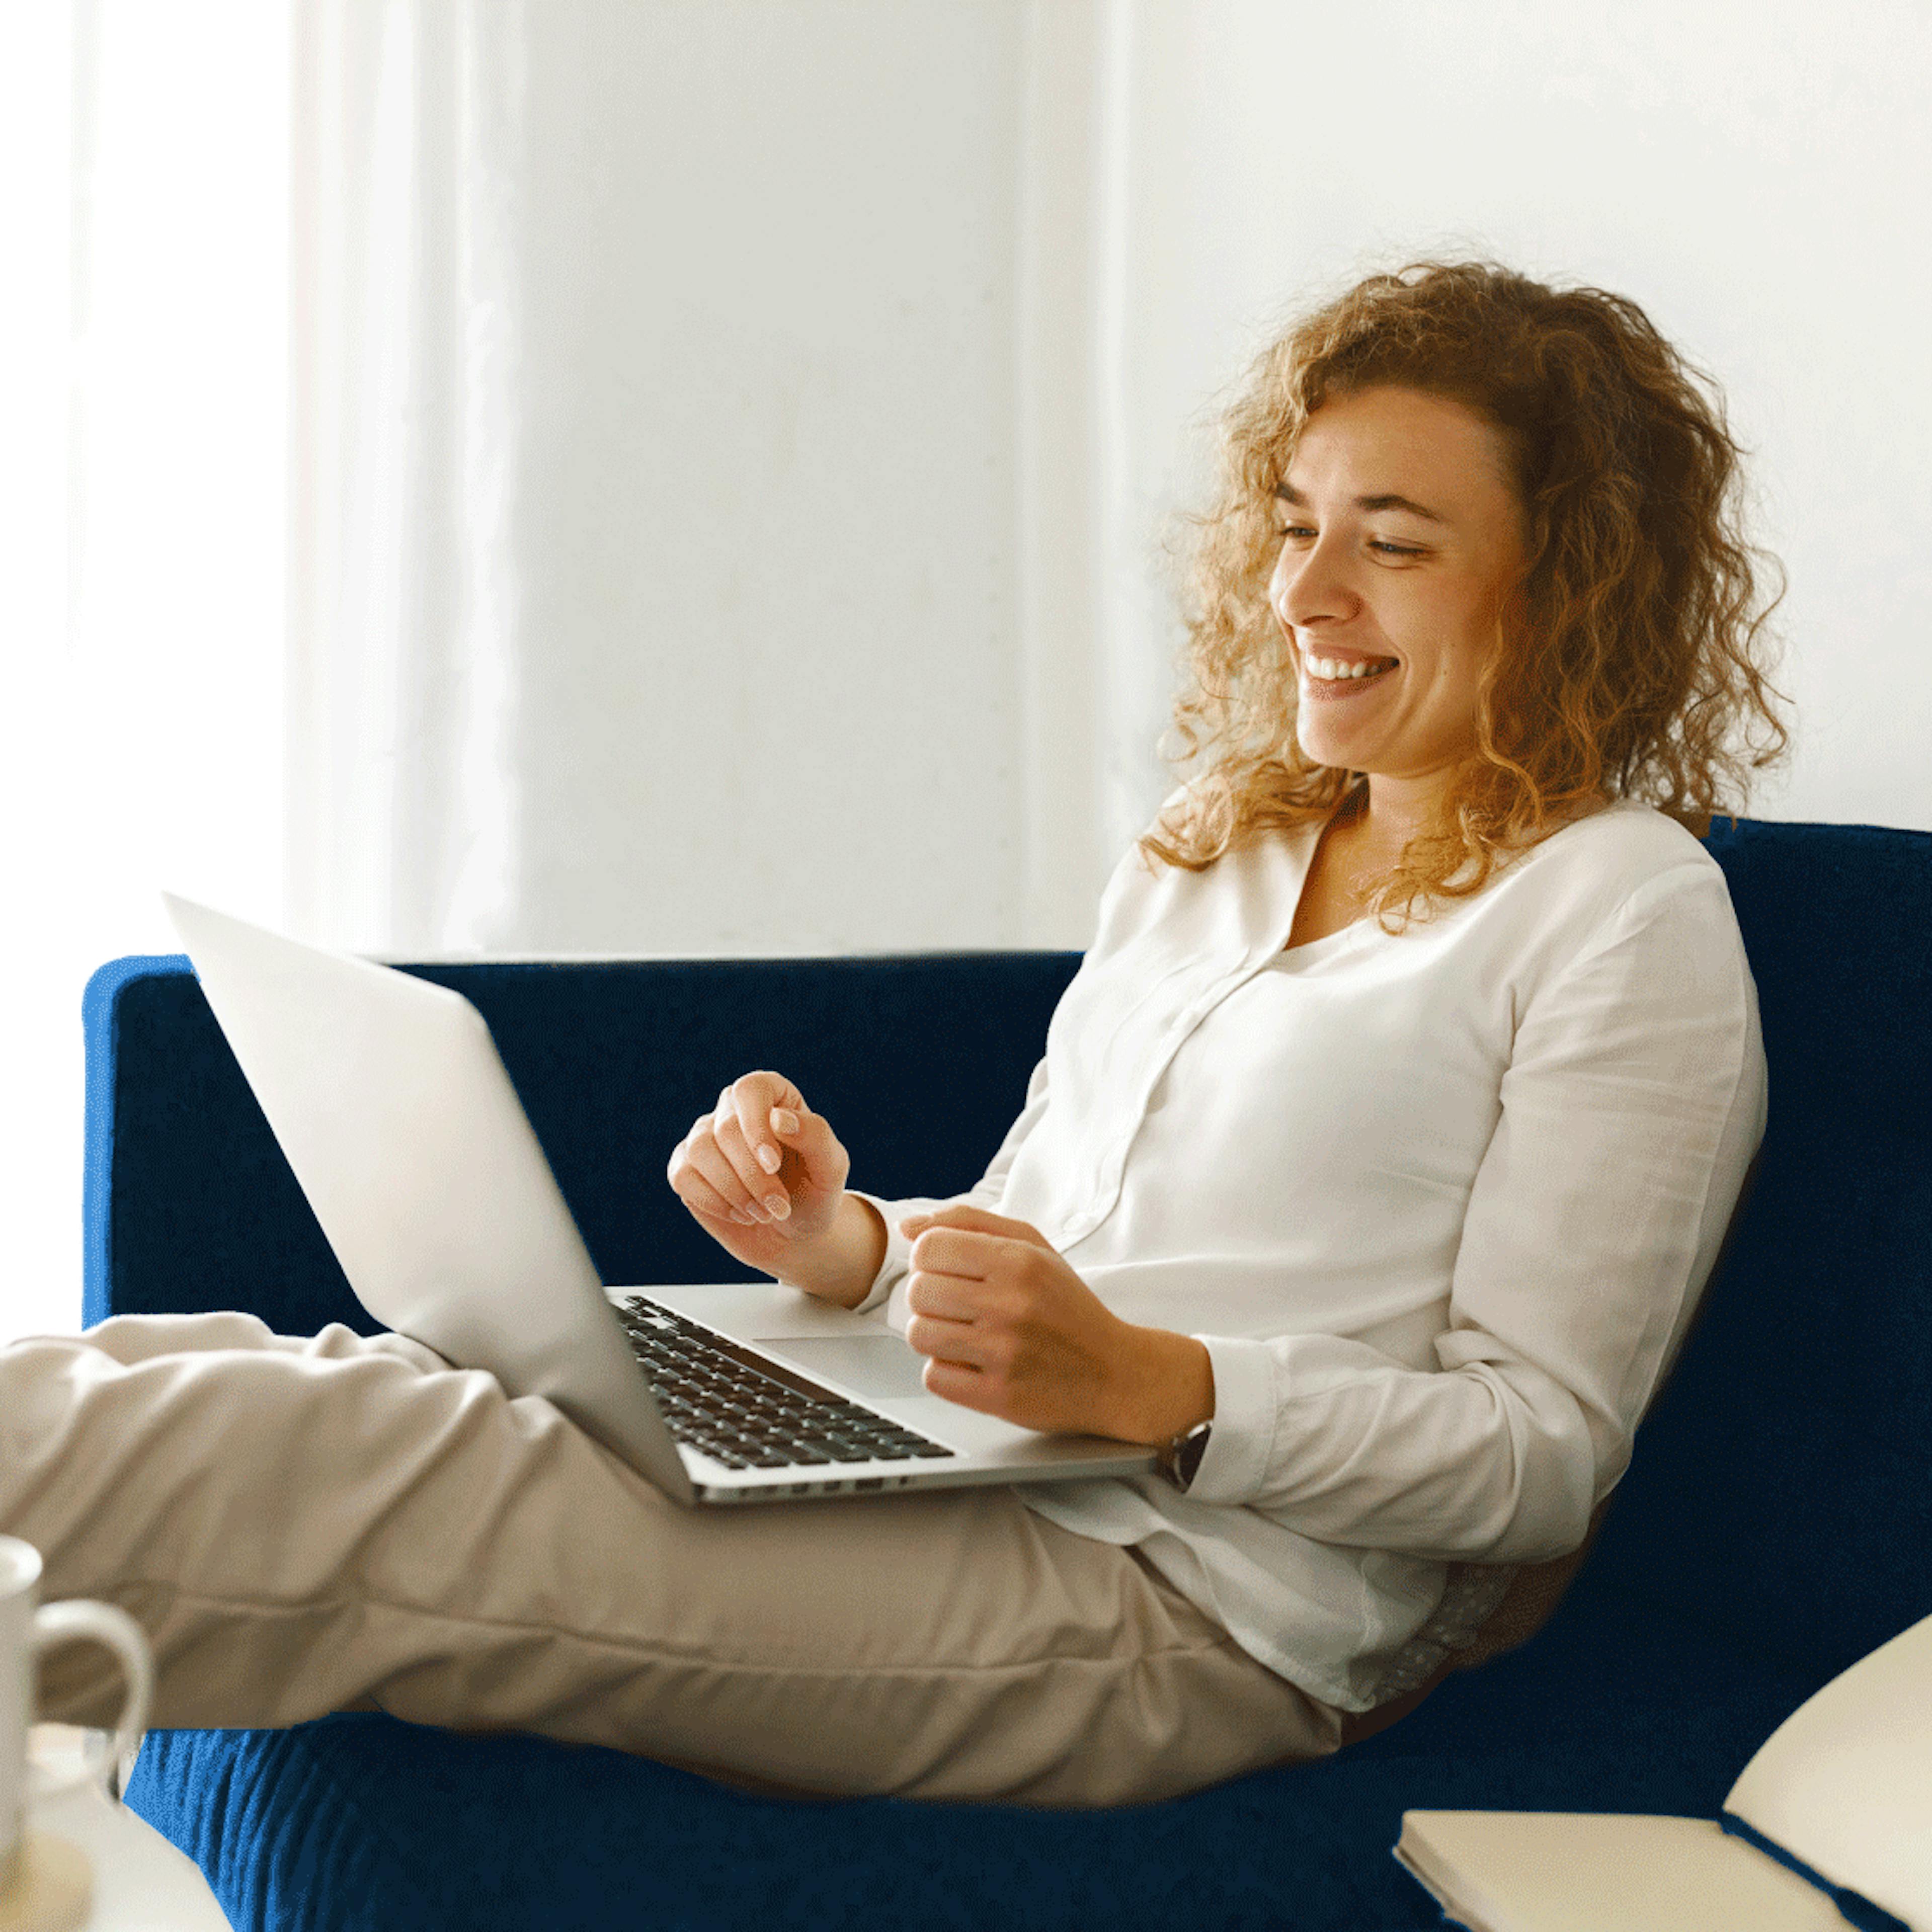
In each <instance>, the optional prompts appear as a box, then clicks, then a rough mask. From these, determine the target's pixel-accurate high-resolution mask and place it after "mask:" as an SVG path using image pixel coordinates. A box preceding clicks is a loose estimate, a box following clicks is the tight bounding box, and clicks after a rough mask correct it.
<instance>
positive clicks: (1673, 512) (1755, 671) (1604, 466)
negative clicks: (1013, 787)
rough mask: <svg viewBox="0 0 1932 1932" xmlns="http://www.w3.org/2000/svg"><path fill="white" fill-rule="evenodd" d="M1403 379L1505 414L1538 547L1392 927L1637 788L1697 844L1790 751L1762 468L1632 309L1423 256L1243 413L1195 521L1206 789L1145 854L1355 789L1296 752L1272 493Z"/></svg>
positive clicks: (1357, 305)
mask: <svg viewBox="0 0 1932 1932" xmlns="http://www.w3.org/2000/svg"><path fill="white" fill-rule="evenodd" d="M1377 386H1401V387H1403V388H1406V389H1420V390H1423V391H1426V392H1429V393H1430V394H1432V395H1437V396H1441V397H1443V398H1447V399H1448V400H1450V401H1455V402H1457V403H1460V404H1463V406H1464V407H1467V408H1469V409H1470V410H1473V411H1474V412H1475V413H1476V414H1478V416H1481V417H1483V418H1484V419H1485V420H1486V421H1487V422H1490V423H1491V424H1492V425H1494V426H1495V427H1496V428H1497V429H1498V430H1499V431H1500V432H1501V434H1502V440H1503V443H1504V444H1505V446H1506V448H1507V449H1508V454H1509V458H1510V460H1511V466H1512V469H1513V471H1514V478H1513V480H1514V484H1515V486H1516V488H1517V493H1518V495H1519V497H1520V501H1521V502H1522V505H1523V511H1524V517H1525V523H1526V529H1527V530H1528V532H1529V562H1528V567H1527V571H1526V576H1525V577H1524V579H1523V585H1522V592H1521V595H1520V599H1519V609H1520V621H1518V622H1513V623H1511V624H1510V625H1507V626H1505V627H1502V628H1499V646H1498V648H1497V649H1496V650H1495V651H1493V652H1491V654H1490V658H1489V661H1488V662H1487V665H1486V667H1485V669H1484V673H1483V676H1482V679H1481V688H1480V692H1479V695H1478V710H1477V718H1476V751H1475V756H1474V757H1473V758H1472V759H1471V760H1469V762H1468V763H1467V764H1466V766H1464V767H1463V769H1461V770H1460V772H1458V774H1457V776H1456V777H1455V778H1454V780H1453V781H1452V782H1451V785H1450V787H1449V788H1448V791H1447V793H1446V794H1445V799H1444V801H1443V805H1442V812H1441V815H1440V817H1439V820H1438V822H1437V823H1436V826H1434V827H1433V829H1431V830H1430V831H1428V832H1424V833H1423V834H1422V835H1419V836H1418V837H1417V838H1414V839H1412V841H1410V842H1409V846H1408V847H1407V848H1406V850H1405V851H1404V852H1403V855H1402V857H1401V859H1400V863H1399V864H1398V865H1397V868H1396V870H1395V871H1394V873H1393V874H1391V876H1390V877H1388V879H1387V880H1385V881H1384V883H1383V885H1382V889H1381V890H1380V892H1379V893H1378V895H1376V900H1375V902H1374V906H1373V910H1375V911H1376V913H1377V914H1378V916H1379V917H1380V918H1381V919H1382V921H1383V922H1384V924H1385V925H1391V924H1392V923H1400V922H1401V921H1402V920H1403V919H1406V917H1408V916H1411V915H1412V914H1413V913H1415V912H1416V911H1417V910H1418V907H1419V906H1426V905H1427V904H1430V903H1433V901H1436V900H1438V899H1441V898H1462V897H1464V896H1466V895H1469V894H1470V893H1473V892H1478V891H1480V890H1481V889H1482V887H1483V886H1484V884H1485V883H1487V881H1488V880H1489V878H1490V875H1491V874H1492V873H1493V871H1494V870H1495V868H1496V866H1497V865H1498V864H1499V863H1500V862H1502V860H1503V859H1505V858H1506V857H1507V856H1509V855H1510V854H1511V853H1514V852H1517V851H1519V850H1522V849H1523V848H1524V847H1526V846H1528V845H1531V844H1535V842H1536V841H1538V839H1540V838H1545V837H1547V836H1548V835H1549V834H1550V832H1553V831H1555V830H1556V829H1558V828H1559V826H1562V825H1563V824H1565V823H1568V822H1569V820H1571V818H1573V817H1576V816H1577V815H1578V814H1580V813H1581V812H1583V811H1589V810H1592V809H1593V808H1595V807H1596V806H1597V805H1601V804H1602V803H1604V802H1607V800H1608V799H1611V798H1613V797H1619V796H1622V797H1628V798H1635V799H1643V800H1644V801H1646V802H1648V803H1649V804H1652V805H1655V806H1656V807H1657V808H1658V810H1660V811H1663V812H1664V813H1666V814H1668V815H1669V816H1670V817H1673V818H1674V819H1676V820H1678V821H1679V823H1682V824H1683V825H1685V826H1688V827H1689V828H1690V829H1691V830H1692V831H1693V832H1695V833H1697V835H1699V836H1700V837H1701V836H1702V835H1703V834H1704V832H1706V830H1707V829H1709V825H1710V821H1711V819H1712V815H1713V814H1715V813H1717V812H1718V811H1736V809H1737V808H1739V806H1740V805H1742V802H1743V799H1744V798H1745V795H1746V793H1747V791H1748V786H1749V782H1750V778H1751V774H1752V773H1753V772H1756V771H1757V770H1760V769H1763V768H1764V767H1765V766H1768V765H1769V764H1771V763H1774V762H1775V760H1777V759H1778V758H1779V757H1781V755H1782V754H1783V753H1784V749H1785V747H1786V745H1787V733H1786V731H1785V730H1784V725H1783V724H1781V721H1780V720H1779V718H1778V713H1777V711H1776V709H1775V703H1778V702H1781V701H1782V700H1781V694H1779V693H1778V691H1775V689H1774V688H1773V687H1772V685H1771V684H1770V682H1769V680H1768V679H1767V677H1766V671H1765V668H1764V667H1763V664H1762V663H1761V662H1760V659H1761V658H1762V657H1763V655H1764V647H1765V645H1766V628H1765V626H1766V619H1768V618H1769V616H1770V614H1771V612H1772V610H1773V609H1774V608H1775V606H1776V604H1777V603H1778V598H1779V596H1780V595H1781V593H1782V577H1781V572H1780V571H1778V566H1777V565H1776V562H1775V559H1771V558H1769V557H1768V556H1766V554H1765V553H1763V552H1762V551H1760V550H1757V549H1756V548H1755V547H1754V546H1753V545H1752V544H1750V543H1749V542H1748V541H1746V539H1745V536H1744V535H1743V532H1742V505H1741V502H1740V492H1741V488H1742V478H1741V473H1740V468H1739V458H1740V452H1739V447H1738V445H1737V444H1736V443H1735V442H1734V441H1733V439H1732V437H1731V434H1730V430H1729V428H1728V427H1727V424H1726V422H1725V418H1724V404H1723V401H1722V399H1721V396H1720V395H1718V392H1717V389H1716V387H1715V384H1714V383H1712V382H1711V381H1710V380H1709V378H1708V377H1705V376H1703V374H1701V373H1700V371H1697V370H1696V369H1694V368H1692V367H1691V365H1689V364H1688V363H1687V362H1685V359H1684V358H1683V357H1682V356H1680V355H1679V353H1677V351H1676V350H1675V349H1673V347H1671V345H1670V344H1669V343H1668V342H1667V341H1665V340H1664V338H1663V337H1662V336H1661V335H1659V334H1658V331H1657V329H1656V328H1655V326H1654V325H1653V324H1652V322H1651V320H1650V319H1649V317H1648V316H1646V314H1644V312H1643V310H1642V309H1640V308H1639V307H1638V306H1637V304H1636V303H1635V302H1631V300H1629V299H1628V298H1627V297H1625V296H1617V295H1611V294H1609V293H1607V292H1606V291H1604V290H1601V289H1595V288H1568V289H1556V288H1552V287H1547V286H1546V285H1545V284H1542V283H1541V282H1537V281H1532V280H1530V279H1529V278H1528V277H1527V276H1525V275H1517V274H1514V273H1512V272H1511V271H1509V270H1508V269H1502V268H1500V267H1498V266H1495V265H1494V264H1492V263H1481V262H1454V263H1433V262H1425V263H1416V264H1413V265H1412V266H1409V267H1408V268H1406V269H1403V270H1401V271H1400V272H1398V273H1395V274H1392V275H1373V276H1371V277H1370V278H1368V279H1367V281H1364V282H1361V283H1360V284H1358V286H1356V287H1354V288H1352V289H1351V290H1349V292H1348V293H1346V295H1343V296H1341V297H1340V298H1339V299H1337V300H1335V301H1334V302H1330V303H1328V305H1326V306H1325V307H1324V308H1320V309H1318V310H1316V311H1315V312H1314V313H1313V314H1310V315H1309V316H1307V317H1306V318H1305V319H1304V320H1302V321H1301V322H1300V323H1297V324H1296V325H1295V326H1294V327H1293V328H1292V329H1290V330H1289V332H1288V333H1287V334H1286V335H1284V336H1283V337H1282V338H1280V340H1279V341H1277V342H1276V343H1275V344H1274V345H1273V346H1272V347H1270V348H1269V349H1268V350H1265V352H1264V353H1263V354H1262V356H1260V358H1259V359H1258V360H1257V362H1256V364H1255V365H1254V367H1253V371H1251V374H1250V379H1249V381H1248V383H1247V386H1246V388H1245V389H1244V392H1242V393H1241V395H1240V397H1239V398H1238V400H1237V401H1236V402H1235V404H1234V405H1233V407H1232V409H1231V410H1229V413H1228V415H1227V416H1226V419H1225V422H1224V425H1223V431H1224V454H1225V459H1226V460H1225V466H1224V469H1225V473H1224V481H1223V487H1222V490H1221V494H1220V499H1219V500H1218V502H1217V503H1216V504H1215V505H1214V507H1213V508H1211V510H1210V511H1208V513H1207V514H1205V515H1204V516H1202V517H1198V518H1196V519H1195V520H1194V521H1195V522H1196V525H1197V526H1198V528H1199V541H1198V544H1197V545H1196V551H1195V556H1194V568H1193V579H1192V586H1191V588H1192V598H1191V608H1190V610H1189V613H1188V620H1189V634H1190V643H1189V649H1188V652H1187V670H1188V673H1189V681H1188V684H1187V687H1186V688H1184V690H1183V691H1182V693H1181V696H1180V697H1179V698H1178V700H1177V702H1176V704H1175V727H1176V730H1177V733H1178V739H1179V745H1180V750H1179V752H1178V757H1177V760H1176V762H1177V763H1180V764H1181V765H1183V766H1187V765H1189V764H1195V765H1196V766H1197V775H1196V778H1195V779H1194V781H1193V783H1192V784H1190V785H1189V786H1188V787H1187V789H1186V790H1185V791H1184V793H1182V794H1181V796H1180V798H1179V799H1178V800H1177V801H1176V802H1175V804H1174V805H1172V806H1171V807H1170V808H1169V810H1168V811H1166V812H1164V813H1163V815H1162V817H1161V819H1160V821H1159V822H1158V823H1157V825H1156V826H1155V828H1154V830H1153V831H1151V832H1149V833H1148V835H1146V836H1145V838H1143V839H1142V841H1141V843H1142V847H1143V848H1144V849H1145V850H1146V851H1147V852H1148V853H1150V854H1151V855H1152V856H1154V857H1157V858H1159V859H1164V860H1166V862H1169V864H1172V865H1182V866H1185V867H1187V868H1189V869H1190V870H1192V871H1200V870H1202V869H1205V868H1206V867H1207V866H1208V865H1211V864H1212V863H1213V862H1214V860H1215V859H1217V858H1218V857H1219V856H1220V855H1221V853H1223V852H1224V851H1226V850H1228V849H1229V847H1230V846H1232V845H1234V844H1237V843H1238V842H1241V841H1245V840H1247V839H1248V838H1252V837H1253V836H1255V835H1258V834H1259V833H1262V832H1266V831H1269V830H1272V829H1286V828H1288V827H1291V826H1298V825H1303V824H1306V823H1309V822H1310V821H1312V820H1319V819H1322V818H1325V817H1327V816H1328V814H1331V812H1333V811H1334V810H1335V808H1337V805H1340V804H1341V803H1342V802H1343V800H1344V799H1346V798H1348V797H1349V795H1350V793H1352V791H1353V790H1355V787H1357V785H1358V781H1359V780H1360V778H1361V774H1358V773H1355V772H1348V771H1343V770H1340V769H1337V768H1334V767H1332V766H1324V765H1319V764H1317V763H1314V762H1313V761H1312V760H1310V759H1309V758H1307V757H1305V756H1304V754H1303V753H1302V752H1301V748H1300V747H1299V745H1298V742H1297V741H1296V734H1295V702H1296V690H1295V666H1294V663H1293V660H1292V655H1291V653H1290V652H1289V648H1288V645H1287V642H1286V639H1285V638H1284V637H1283V634H1282V633H1281V630H1280V627H1279V625H1277V622H1276V621H1275V619H1274V613H1273V612H1272V611H1271V609H1270V607H1269V604H1268V578H1269V576H1270V574H1271V571H1272V570H1273V568H1274V562H1275V557H1276V554H1277V550H1278V549H1279V547H1280V533H1279V531H1278V529H1277V526H1276V523H1275V520H1274V512H1275V489H1276V486H1277V484H1279V483H1280V481H1282V479H1283V476H1284V475H1285V474H1286V471H1287V469H1288V467H1289V463H1290V461H1291V460H1292V458H1293V457H1294V455H1295V448H1296V445H1297V443H1298V440H1299V439H1300V437H1301V432H1302V431H1303V429H1304V427H1305V425H1307V422H1308V419H1309V418H1310V416H1313V414H1314V413H1315V412H1316V410H1319V409H1320V408H1321V407H1322V404H1324V403H1325V402H1326V401H1329V400H1330V399H1331V398H1335V397H1340V396H1342V395H1347V394H1350V393H1352V392H1359V391H1361V390H1363V389H1370V388H1374V387H1377ZM1760 574H1763V575H1766V576H1768V577H1771V578H1772V579H1775V580H1776V583H1777V588H1776V589H1774V590H1773V591H1772V592H1771V593H1770V594H1769V595H1766V592H1765V591H1764V589H1763V587H1762V586H1761V583H1760Z"/></svg>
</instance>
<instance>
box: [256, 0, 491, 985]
mask: <svg viewBox="0 0 1932 1932" xmlns="http://www.w3.org/2000/svg"><path fill="white" fill-rule="evenodd" d="M524 31H525V23H524V14H523V7H522V6H521V5H520V4H517V0H487V4H486V0H309V3H308V4H305V5H303V6H302V7H301V8H300V9H299V13H298V15H297V26H296V44H295V58H294V63H293V76H294V89H295V110H294V124H293V139H292V151H293V197H292V236H291V252H292V263H291V269H292V278H293V291H294V302H293V330H294V332H293V368H292V369H291V372H290V394H291V404H292V408H291V423H292V438H291V440H292V449H291V467H290V478H291V488H292V492H293V503H292V506H293V515H292V517H291V520H290V533H291V541H292V554H291V556H290V585H289V613H290V635H289V664H290V732H289V740H288V742H289V759H290V764H289V774H288V785H289V796H290V805H291V826H292V833H293V836H292V838H291V841H290V850H289V867H290V874H289V880H288V895H289V904H290V917H291V920H292V922H293V925H294V926H296V928H297V929H299V930H300V931H302V932H307V933H310V934H312V935H315V936H317V937H319V938H326V939H327V940H329V941H332V942H333V943H336V944H349V945H353V946H361V947H374V948H387V949H389V950H396V951H401V952H406V953H410V952H414V953H419V952H423V951H430V952H438V951H475V950H487V949H488V948H489V947H490V946H492V945H493V944H496V943H498V942H499V941H500V940H501V938H502V936H503V935H504V934H505V932H506V931H508V929H510V928H511V926H512V925H513V923H514V915H515V910H516V904H517V848H516V844H515V841H514V835H513V831H514V822H515V817H516V811H517V773H516V771H515V768H514V753H513V745H512V742H511V730H512V724H513V718H514V706H515V704H516V701H517V652H518V648H519V645H520V637H519V634H518V597H517V565H518V558H517V544H516V531H515V529H514V522H513V517H514V494H515V490H516V487H517V457H518V453H519V452H518V445H517V425H518V422H519V410H520V407H521V402H522V398H521V395H520V387H519V385H520V380H521V376H522V371H521V369H520V365H519V347H518V340H517V324H518V315H519V302H520V297H521V293H522V291H521V289H520V284H519V278H518V263H517V254H516V251H517V243H518V236H519V226H520V211H519V197H520V193H521V190H522V175H523V141H524V129H523V120H522V107H523V101H522V89H523V34H524Z"/></svg>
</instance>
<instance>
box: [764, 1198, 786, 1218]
mask: <svg viewBox="0 0 1932 1932" xmlns="http://www.w3.org/2000/svg"><path fill="white" fill-rule="evenodd" d="M765 1208H766V1212H767V1213H768V1214H769V1215H770V1216H771V1217H772V1220H774V1221H785V1220H790V1218H791V1203H790V1202H789V1201H787V1199H785V1198H784V1196H783V1195H782V1194H767V1195H766V1196H765Z"/></svg>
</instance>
